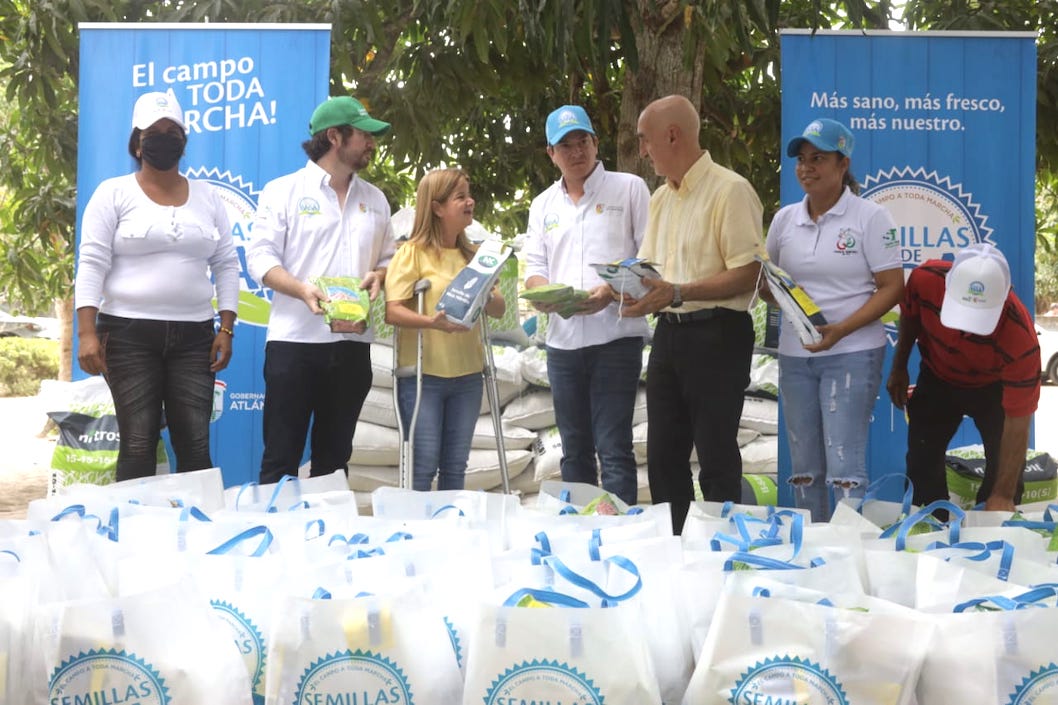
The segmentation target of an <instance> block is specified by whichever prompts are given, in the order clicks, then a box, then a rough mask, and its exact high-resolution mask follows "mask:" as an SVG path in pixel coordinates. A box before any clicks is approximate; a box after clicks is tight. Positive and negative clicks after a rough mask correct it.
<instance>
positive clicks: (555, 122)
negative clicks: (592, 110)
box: [546, 105, 595, 146]
mask: <svg viewBox="0 0 1058 705" xmlns="http://www.w3.org/2000/svg"><path fill="white" fill-rule="evenodd" d="M574 130H584V131H585V132H587V133H588V134H591V135H594V134H595V130H594V129H592V126H591V120H589V119H588V113H586V112H584V108H582V107H580V106H579V105H563V106H562V107H561V108H558V109H557V110H553V111H551V114H550V115H548V116H547V129H546V132H547V143H548V144H549V145H551V146H554V145H556V144H558V143H559V142H560V141H561V140H562V138H563V137H565V136H566V135H567V134H569V133H570V132H573V131H574Z"/></svg>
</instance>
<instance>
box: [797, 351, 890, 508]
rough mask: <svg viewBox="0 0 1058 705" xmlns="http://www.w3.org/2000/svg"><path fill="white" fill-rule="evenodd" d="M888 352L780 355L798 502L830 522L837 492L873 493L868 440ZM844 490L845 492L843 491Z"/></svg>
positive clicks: (850, 494) (860, 495)
mask: <svg viewBox="0 0 1058 705" xmlns="http://www.w3.org/2000/svg"><path fill="white" fill-rule="evenodd" d="M884 360H885V347H880V348H874V349H873V350H862V351H857V352H850V353H839V354H836V355H810V356H808V357H794V356H792V355H779V395H780V397H781V398H782V411H783V419H784V421H785V422H786V438H787V440H788V441H789V442H790V464H791V466H792V471H791V473H790V484H792V485H793V495H794V502H795V503H796V504H797V506H798V507H800V508H802V509H809V510H811V512H812V519H813V520H814V521H830V515H831V514H832V513H833V511H834V508H833V505H832V504H831V496H830V495H831V490H833V492H834V493H835V494H838V493H839V492H840V493H841V496H842V497H850V498H860V497H863V493H864V490H866V489H867V482H868V478H867V435H868V432H869V431H870V422H871V413H872V411H873V409H874V402H875V400H876V399H877V398H878V387H879V385H880V384H881V381H882V363H883V362H884ZM839 488H840V489H839Z"/></svg>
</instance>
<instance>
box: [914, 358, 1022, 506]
mask: <svg viewBox="0 0 1058 705" xmlns="http://www.w3.org/2000/svg"><path fill="white" fill-rule="evenodd" d="M907 416H908V424H907V477H908V479H910V480H911V482H912V483H913V484H914V486H915V496H914V500H913V501H914V503H915V504H916V505H918V506H920V507H923V506H925V505H927V504H929V503H930V502H933V501H935V500H938V499H948V478H947V474H946V472H945V456H946V455H947V449H948V443H949V442H950V441H951V438H952V436H954V435H955V432H956V431H957V430H958V428H959V424H961V423H962V419H963V416H969V417H970V418H971V419H973V422H974V425H975V426H977V430H978V431H979V432H980V434H981V442H982V443H983V444H984V448H985V477H984V481H983V482H982V483H981V489H980V490H978V491H977V503H978V504H980V503H981V502H984V501H985V500H986V499H988V496H989V495H990V494H992V487H993V486H994V485H995V482H996V473H997V472H999V447H1000V445H1001V443H1002V440H1003V424H1004V422H1005V421H1006V414H1005V413H1004V411H1003V385H1002V384H1001V383H999V382H995V383H993V384H989V385H986V386H984V387H957V386H955V385H953V384H948V383H947V382H945V381H944V380H942V379H940V378H939V377H937V376H936V375H935V374H933V372H932V371H931V370H930V369H929V367H927V366H926V365H924V364H923V365H921V366H920V368H919V373H918V379H917V380H915V391H914V392H913V393H912V394H911V399H910V400H909V401H908V403H907ZM1024 487H1025V483H1024V480H1023V479H1021V478H1019V479H1018V489H1017V494H1016V495H1015V497H1014V501H1015V503H1019V502H1021V493H1022V491H1023V490H1024Z"/></svg>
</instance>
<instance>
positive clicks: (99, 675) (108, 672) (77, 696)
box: [48, 649, 171, 705]
mask: <svg viewBox="0 0 1058 705" xmlns="http://www.w3.org/2000/svg"><path fill="white" fill-rule="evenodd" d="M48 702H51V703H138V705H169V703H170V702H171V701H170V700H169V690H168V689H167V688H166V687H165V681H163V680H162V677H161V675H159V673H158V671H156V670H155V669H154V668H153V667H152V666H150V665H149V664H146V663H144V662H143V661H141V660H140V659H138V658H136V656H135V655H133V654H128V653H125V652H124V651H118V650H116V649H102V650H96V649H92V650H90V651H87V652H81V653H80V654H78V655H77V656H74V657H73V658H71V659H69V660H68V661H64V662H63V663H62V664H60V665H59V667H58V668H56V669H55V673H53V674H52V676H51V680H50V682H49V684H48Z"/></svg>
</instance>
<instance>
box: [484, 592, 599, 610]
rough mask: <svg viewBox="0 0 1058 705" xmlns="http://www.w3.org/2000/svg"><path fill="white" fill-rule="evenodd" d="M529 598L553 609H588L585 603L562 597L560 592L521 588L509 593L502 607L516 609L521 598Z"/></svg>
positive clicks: (566, 596)
mask: <svg viewBox="0 0 1058 705" xmlns="http://www.w3.org/2000/svg"><path fill="white" fill-rule="evenodd" d="M526 596H529V597H531V598H533V599H534V600H536V601H537V602H543V603H544V604H545V605H553V606H555V607H578V608H582V607H589V606H590V605H588V603H587V602H584V601H582V600H578V599H577V598H575V597H571V596H569V595H564V594H562V593H561V592H555V591H553V590H534V589H533V588H522V589H520V590H516V591H514V592H513V593H511V595H510V597H508V598H507V599H506V600H504V601H503V606H504V607H517V606H518V602H519V601H520V600H521V599H522V598H523V597H526Z"/></svg>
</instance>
